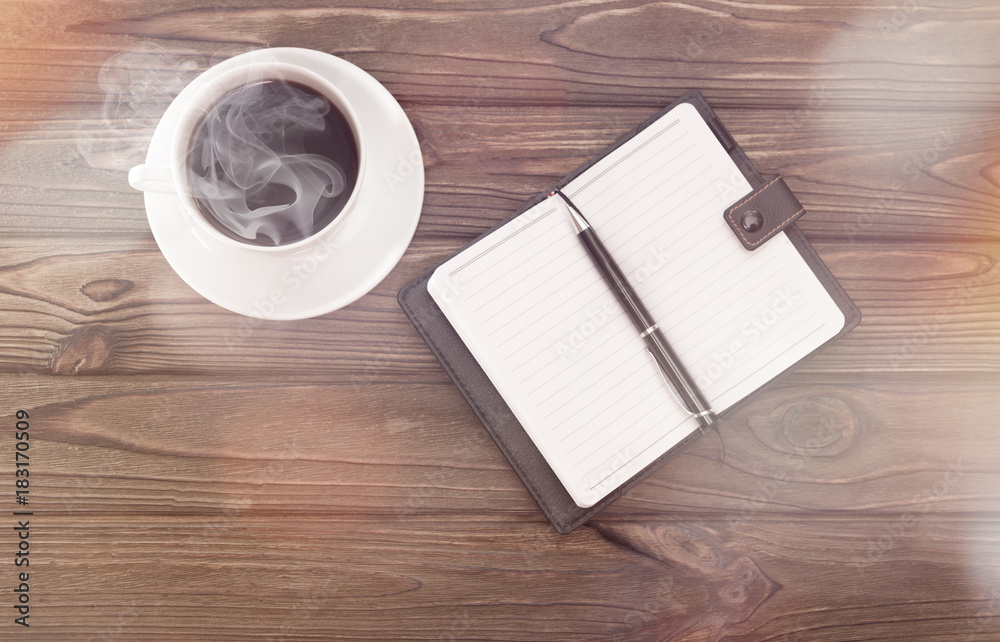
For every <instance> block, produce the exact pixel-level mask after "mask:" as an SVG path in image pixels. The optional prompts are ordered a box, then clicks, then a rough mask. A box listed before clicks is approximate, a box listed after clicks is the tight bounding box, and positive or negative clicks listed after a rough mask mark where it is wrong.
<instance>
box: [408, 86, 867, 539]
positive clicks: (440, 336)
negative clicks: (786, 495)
mask: <svg viewBox="0 0 1000 642" xmlns="http://www.w3.org/2000/svg"><path fill="white" fill-rule="evenodd" d="M682 103H690V104H691V105H693V106H694V107H695V108H696V109H697V110H698V113H699V114H701V116H702V117H703V118H704V119H705V122H707V123H708V125H709V127H710V128H711V129H712V131H713V132H714V133H715V135H716V137H717V138H718V139H719V141H720V142H721V143H722V145H723V147H724V148H725V149H726V151H727V152H728V153H729V155H730V157H731V158H732V160H733V161H734V162H735V163H736V165H737V166H738V167H739V168H740V171H742V172H743V175H744V176H745V177H746V179H747V181H748V182H749V183H750V185H751V186H752V187H753V192H752V193H751V194H749V195H747V196H745V197H744V198H741V199H740V201H739V202H737V203H735V204H734V205H733V206H732V207H730V208H729V209H728V210H726V213H725V216H726V220H727V222H728V223H729V225H730V227H731V229H732V230H733V233H734V234H735V235H736V236H737V237H738V238H740V242H741V243H743V245H744V247H746V248H747V249H750V250H752V249H754V248H756V247H759V246H760V245H761V244H763V243H764V242H766V241H767V239H769V238H771V237H773V236H774V235H775V234H777V233H778V232H779V231H784V232H785V233H786V234H787V236H788V238H789V240H790V241H791V242H792V244H793V245H794V246H795V248H796V249H797V250H798V251H799V253H800V254H801V255H802V256H803V257H804V258H805V260H806V262H807V263H808V264H809V266H810V267H811V268H812V270H813V272H814V273H815V274H816V276H817V277H818V278H819V280H820V282H821V283H822V284H823V286H824V287H825V288H826V290H827V292H828V293H829V294H830V296H831V298H832V299H833V300H834V301H835V302H836V303H837V305H838V306H839V308H840V310H841V311H842V312H843V314H844V319H845V323H844V327H843V328H842V329H841V331H840V332H839V333H838V334H837V335H836V336H835V337H833V338H832V339H830V340H829V341H827V342H826V343H824V344H823V345H822V346H820V347H819V348H817V349H816V350H814V351H813V352H812V353H810V354H809V355H808V356H806V357H805V359H808V358H810V357H811V356H812V355H813V354H815V353H816V352H818V351H820V350H822V349H823V348H824V347H826V346H827V345H828V344H829V343H831V342H833V341H836V340H837V339H838V338H839V337H841V336H843V335H844V334H845V333H847V332H848V331H850V330H851V329H852V328H854V327H855V326H856V325H857V324H858V323H859V322H860V320H861V313H860V312H859V310H858V309H857V307H856V306H855V305H854V303H853V302H852V301H851V300H850V298H849V297H848V296H847V294H846V293H845V292H844V290H843V289H842V288H841V287H840V284H839V283H837V280H836V279H835V278H834V277H833V275H832V274H831V273H830V270H829V269H828V268H827V267H826V265H825V264H824V263H823V262H822V260H820V258H819V256H818V255H817V254H816V251H815V250H814V249H813V248H812V246H811V245H810V244H809V242H808V241H807V240H806V239H805V237H804V236H803V235H802V233H801V232H800V231H799V229H798V228H797V227H796V226H795V224H794V221H795V220H796V219H797V218H798V217H799V216H801V215H802V214H803V213H804V209H803V208H802V207H801V205H800V204H799V202H798V200H797V199H796V198H795V196H794V195H793V194H792V193H791V191H790V190H788V188H787V185H785V183H784V181H782V180H781V178H780V177H775V178H774V179H771V180H764V179H763V178H762V177H761V175H760V173H759V172H758V171H757V170H756V168H755V167H754V166H753V164H752V163H751V162H750V160H749V159H748V158H747V156H746V154H744V153H743V150H742V149H740V147H739V146H738V145H737V144H736V142H735V141H734V140H733V138H732V137H731V136H730V135H729V132H727V131H726V129H725V127H723V125H722V123H721V122H720V121H719V119H718V117H717V116H716V114H715V112H714V111H712V109H711V107H709V105H708V103H707V102H706V101H705V99H704V97H703V96H702V95H701V94H700V93H699V92H697V91H690V92H688V93H686V94H684V95H683V96H681V97H680V98H679V99H678V100H676V101H675V102H673V103H672V104H670V105H668V106H667V107H665V108H664V109H663V110H661V111H660V112H659V113H657V114H656V115H655V116H653V117H652V118H650V119H649V120H648V121H646V122H645V123H643V124H642V125H640V126H639V127H637V128H635V129H634V130H632V131H631V132H629V133H628V134H626V135H625V136H623V137H622V138H621V139H620V140H619V141H618V142H616V143H615V144H614V145H612V146H611V147H609V148H608V149H607V150H605V151H604V152H603V153H602V154H600V155H599V156H597V157H596V158H594V159H593V160H591V161H590V162H589V163H587V164H586V165H584V166H583V167H581V168H579V169H578V170H576V171H575V172H573V173H572V174H570V175H568V176H566V177H565V178H564V179H563V180H562V181H560V182H559V183H558V184H557V185H556V186H555V187H560V188H561V187H562V186H563V185H565V184H567V183H569V182H570V181H572V180H573V179H574V178H575V177H577V176H578V175H579V174H581V173H582V172H583V171H585V170H586V169H587V168H588V167H590V166H591V165H592V164H594V163H595V162H597V161H598V160H600V159H601V158H603V157H604V156H605V155H606V154H608V153H609V152H611V151H612V150H614V149H616V148H617V147H619V146H621V145H622V144H624V143H626V142H627V141H628V140H629V139H631V138H632V137H633V136H635V135H636V134H637V133H639V132H640V131H642V130H643V129H645V128H646V127H648V126H649V125H650V124H651V123H653V122H655V121H656V120H657V119H659V118H660V117H662V116H663V115H664V114H666V113H667V112H668V111H670V110H671V109H673V108H674V107H676V106H678V105H680V104H682ZM547 193H548V190H546V192H544V193H542V194H539V195H538V196H537V197H536V198H534V199H532V200H531V201H529V202H528V203H526V204H525V205H524V207H522V208H521V209H519V210H518V211H517V212H514V213H513V214H511V215H510V216H508V217H507V218H505V219H504V220H502V221H500V222H498V223H497V225H496V226H494V227H493V228H491V229H490V230H489V231H487V232H486V233H484V234H483V235H481V236H480V237H479V238H478V239H476V241H473V243H476V242H479V241H480V240H481V239H483V238H485V237H486V236H488V235H489V234H490V233H492V232H493V230H495V229H496V228H497V227H500V226H501V225H503V224H504V223H506V222H508V221H509V220H511V219H512V218H515V217H517V216H518V215H520V214H521V213H522V212H524V211H526V210H528V209H530V208H531V207H532V206H534V205H535V204H536V203H538V202H539V201H541V200H542V199H543V198H545V195H546V194H547ZM434 269H436V267H435V268H432V269H431V270H428V271H427V272H425V273H424V274H422V275H420V276H419V277H418V278H417V279H415V280H414V281H412V282H410V283H408V284H407V285H405V286H403V288H402V289H401V290H400V291H399V297H398V298H399V304H400V306H401V307H402V308H403V311H404V312H405V313H406V315H407V316H408V317H409V318H410V321H411V322H412V323H413V325H414V326H415V327H416V329H417V331H418V332H419V333H420V335H421V336H422V337H423V338H424V341H426V342H427V345H428V347H430V349H431V351H432V352H433V353H434V356H436V357H437V358H438V360H439V361H440V362H441V365H442V366H443V367H444V369H445V371H447V372H448V374H449V375H450V376H451V378H452V380H453V381H454V382H455V385H456V386H458V388H459V390H460V391H461V392H462V394H463V395H464V396H465V399H466V401H468V403H469V405H470V406H471V407H472V409H473V410H474V411H475V413H476V415H478V417H479V419H480V420H481V421H482V422H483V425H484V426H485V427H486V430H487V431H488V432H489V433H490V436H491V437H492V438H493V440H494V441H495V442H496V444H497V446H498V447H499V448H500V450H501V451H502V452H503V454H504V456H506V457H507V460H508V461H509V462H510V465H511V467H513V469H514V471H515V472H516V473H517V474H518V476H519V477H520V478H521V481H522V482H523V483H524V485H525V487H526V488H527V489H528V492H530V493H531V496H532V497H534V499H535V501H536V502H537V503H538V506H539V507H540V508H541V509H542V512H544V513H545V516H546V517H548V519H549V521H550V522H551V523H552V525H553V526H554V527H555V529H556V530H557V531H559V532H560V533H569V532H570V531H572V530H573V529H575V528H576V527H578V526H580V525H581V524H583V523H584V522H585V521H587V520H588V519H590V518H591V517H593V516H594V515H596V514H597V513H598V512H600V511H601V510H602V509H603V508H604V507H605V506H607V505H608V504H610V503H611V502H613V501H615V500H616V499H618V497H620V496H621V495H622V493H624V492H625V491H627V490H628V489H630V488H631V487H632V486H634V485H635V484H637V483H639V482H640V481H641V480H642V479H643V478H644V477H646V475H648V474H649V473H651V472H652V471H653V470H655V469H656V468H658V467H659V466H661V465H662V464H663V463H664V462H665V461H667V460H668V459H670V458H671V457H674V456H675V455H677V454H678V453H679V452H681V451H682V450H683V449H684V447H685V446H686V445H687V444H689V443H690V442H691V441H693V440H695V439H697V438H698V437H699V436H700V434H701V433H699V432H697V431H696V432H693V433H691V434H690V435H688V436H687V437H686V438H684V439H683V440H682V441H681V442H680V443H678V444H677V445H676V446H674V447H673V448H671V449H670V450H669V451H668V452H666V453H665V454H663V455H662V456H661V457H659V458H658V459H656V460H655V461H654V462H653V463H651V464H650V465H649V466H647V467H646V468H644V469H643V470H642V471H640V472H639V473H638V474H636V475H634V476H633V477H631V478H630V479H629V480H628V481H626V482H625V483H623V484H622V485H621V486H619V487H618V488H617V489H616V490H614V491H612V492H611V493H610V494H608V495H607V496H606V497H604V498H603V499H602V500H601V501H599V502H598V503H596V504H594V505H593V506H591V507H589V508H581V507H579V506H577V505H576V503H575V502H574V501H573V500H572V498H571V497H570V495H569V493H568V492H567V491H566V489H565V488H564V487H563V485H562V483H561V482H560V481H559V479H558V478H557V477H556V474H555V473H554V472H553V471H552V469H551V468H550V467H549V465H548V463H547V462H546V461H545V458H544V457H543V456H542V454H541V453H540V452H539V451H538V448H537V447H536V446H535V444H534V442H533V441H532V440H531V438H530V437H529V436H528V433H527V432H525V430H524V428H523V427H522V426H521V424H520V423H519V422H518V420H517V418H516V417H515V416H514V414H513V412H511V410H510V408H509V407H508V406H507V403H506V402H505V401H504V399H503V397H502V396H501V395H500V393H499V392H498V391H497V389H496V387H494V385H493V384H492V382H491V381H490V380H489V377H487V375H486V373H485V372H484V371H483V369H482V368H481V367H480V365H479V363H478V362H477V361H476V360H475V358H473V356H472V354H471V353H470V352H469V350H468V348H467V347H466V346H465V344H464V343H463V342H462V340H461V339H460V338H459V336H458V334H457V333H456V332H455V330H454V329H453V328H452V326H451V324H450V323H449V322H448V319H447V318H446V317H445V316H444V313H442V312H441V310H440V308H438V306H437V304H436V303H435V302H434V300H433V299H432V298H431V295H430V293H429V292H428V291H427V281H428V279H430V277H431V274H433V272H434ZM805 359H803V361H804V360H805ZM799 363H801V361H800V362H799ZM796 365H798V364H796ZM793 367H794V366H793ZM790 369H791V368H790ZM785 372H786V373H787V370H786V371H785ZM773 381H774V380H772V381H771V382H769V383H768V384H766V385H764V386H762V387H760V388H758V389H757V390H756V391H755V392H754V393H752V394H751V395H748V396H747V397H745V398H743V399H742V400H741V401H739V402H738V403H736V404H734V405H733V406H731V407H730V408H728V409H727V410H725V411H724V412H722V413H721V414H720V415H719V416H720V418H721V419H723V420H724V419H725V418H726V417H727V416H728V415H729V414H731V413H732V412H733V411H734V410H735V409H736V408H738V407H739V406H741V405H742V404H744V403H746V402H747V401H748V400H749V399H751V398H753V397H754V396H756V395H757V394H759V393H760V392H761V391H763V390H765V389H767V388H768V387H770V385H771V384H772V383H773Z"/></svg>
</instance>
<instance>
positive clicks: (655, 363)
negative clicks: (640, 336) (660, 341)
mask: <svg viewBox="0 0 1000 642" xmlns="http://www.w3.org/2000/svg"><path fill="white" fill-rule="evenodd" d="M645 350H646V354H648V355H649V358H650V360H652V362H653V366H654V367H655V368H656V372H657V374H659V375H660V379H662V380H663V385H665V386H666V387H667V390H669V391H670V396H671V397H673V398H674V401H676V402H677V405H678V406H680V407H681V410H683V411H684V412H686V413H687V414H688V416H689V417H694V416H695V415H694V413H693V412H691V410H690V408H688V407H687V406H686V405H685V404H684V402H683V401H681V400H680V399H679V398H678V397H677V393H676V392H674V387H673V386H672V385H670V382H669V381H667V375H666V374H665V373H664V372H663V368H661V367H660V362H659V361H657V360H656V357H654V356H653V351H652V350H650V349H649V348H646V349H645Z"/></svg>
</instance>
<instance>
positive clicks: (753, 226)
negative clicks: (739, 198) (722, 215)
mask: <svg viewBox="0 0 1000 642" xmlns="http://www.w3.org/2000/svg"><path fill="white" fill-rule="evenodd" d="M740 225H742V226H743V229H744V230H746V231H747V232H750V233H751V234H753V233H754V232H756V231H757V230H759V229H760V228H762V227H764V217H763V216H761V214H760V212H758V211H757V210H747V211H745V212H743V216H742V217H741V218H740Z"/></svg>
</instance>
